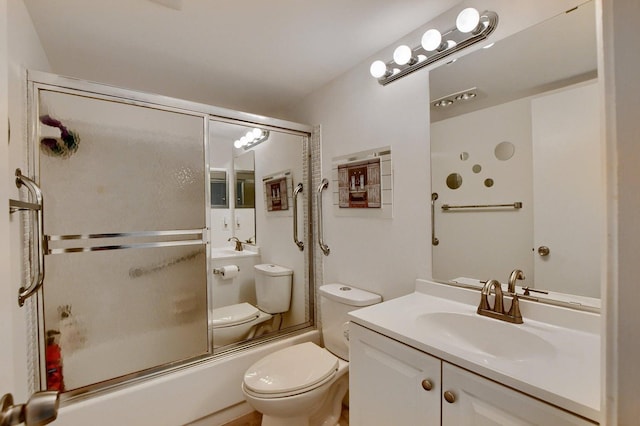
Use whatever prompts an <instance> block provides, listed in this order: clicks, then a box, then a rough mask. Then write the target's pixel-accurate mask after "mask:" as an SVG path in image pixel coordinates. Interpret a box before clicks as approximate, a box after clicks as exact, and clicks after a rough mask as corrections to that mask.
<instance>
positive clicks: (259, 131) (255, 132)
mask: <svg viewBox="0 0 640 426" xmlns="http://www.w3.org/2000/svg"><path fill="white" fill-rule="evenodd" d="M251 133H253V137H254V138H256V139H258V138H259V137H260V136H262V129H258V128H257V127H256V128H255V129H253V130H252V131H251Z"/></svg>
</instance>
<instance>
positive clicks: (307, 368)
mask: <svg viewBox="0 0 640 426" xmlns="http://www.w3.org/2000/svg"><path fill="white" fill-rule="evenodd" d="M319 292H320V312H321V316H322V320H323V323H322V335H323V338H324V342H325V345H326V348H321V347H319V346H318V345H316V344H315V343H312V342H306V343H301V344H297V345H293V346H290V347H288V348H284V349H281V350H278V351H276V352H273V353H271V354H269V355H267V356H265V357H264V358H262V359H261V360H259V361H258V362H256V363H254V364H253V365H252V366H251V367H249V369H248V370H247V371H246V372H245V375H244V379H243V382H242V392H243V394H244V397H245V399H246V400H247V402H248V403H249V405H251V406H252V407H253V408H254V409H256V410H257V411H259V412H261V413H262V425H263V426H276V425H277V426H316V425H317V426H320V425H322V426H329V425H335V424H337V423H338V420H339V419H340V413H341V411H342V400H343V398H344V396H345V394H346V393H347V390H348V387H349V375H348V370H349V363H348V358H349V347H348V341H347V339H348V328H347V327H348V316H347V314H348V312H350V311H352V310H354V309H357V308H359V307H363V306H368V305H372V304H374V303H378V302H380V301H381V300H382V298H381V297H380V296H379V295H377V294H374V293H370V292H368V291H364V290H360V289H356V288H354V287H350V286H345V285H343V284H328V285H325V286H322V287H320V289H319Z"/></svg>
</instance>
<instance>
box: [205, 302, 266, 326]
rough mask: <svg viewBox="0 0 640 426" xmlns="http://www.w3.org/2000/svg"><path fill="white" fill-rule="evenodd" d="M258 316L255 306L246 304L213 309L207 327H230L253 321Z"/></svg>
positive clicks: (258, 311)
mask: <svg viewBox="0 0 640 426" xmlns="http://www.w3.org/2000/svg"><path fill="white" fill-rule="evenodd" d="M259 316H260V310H259V309H258V308H256V307H255V306H253V305H251V304H249V303H246V302H243V303H237V304H235V305H229V306H223V307H221V308H215V309H213V310H212V311H211V318H210V320H209V326H210V327H211V328H223V327H231V326H234V325H239V324H244V323H246V322H251V321H254V320H255V319H256V318H258V317H259Z"/></svg>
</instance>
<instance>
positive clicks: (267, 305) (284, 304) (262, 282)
mask: <svg viewBox="0 0 640 426" xmlns="http://www.w3.org/2000/svg"><path fill="white" fill-rule="evenodd" d="M254 270H255V286H256V302H257V305H258V309H260V310H261V311H263V312H266V313H268V314H279V313H282V312H287V311H288V310H289V306H290V305H291V285H292V282H293V270H291V269H289V268H286V267H284V266H280V265H274V264H269V263H267V264H261V265H255V266H254Z"/></svg>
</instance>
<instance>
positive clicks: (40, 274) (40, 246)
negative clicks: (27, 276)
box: [9, 169, 45, 306]
mask: <svg viewBox="0 0 640 426" xmlns="http://www.w3.org/2000/svg"><path fill="white" fill-rule="evenodd" d="M22 185H24V186H25V187H26V188H27V190H28V191H29V193H30V194H31V197H32V199H33V201H34V203H25V202H22V201H17V200H9V209H10V210H9V211H10V212H11V213H15V212H16V211H33V212H35V213H36V227H35V228H34V230H33V234H34V238H33V240H34V241H33V243H34V247H35V248H36V256H37V271H35V272H33V275H32V277H31V283H30V284H29V286H28V287H27V288H25V287H20V290H19V293H18V305H20V306H23V305H24V301H25V300H27V299H28V298H29V297H31V296H32V295H33V294H34V293H35V292H36V291H38V290H39V289H40V287H41V286H42V282H43V281H44V251H45V247H44V244H45V243H44V200H43V197H42V191H41V190H40V188H39V187H38V185H37V184H36V183H35V182H34V181H33V180H31V179H29V178H28V177H26V176H24V175H23V174H22V171H21V170H20V169H16V186H17V187H18V188H20V187H21V186H22Z"/></svg>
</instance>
